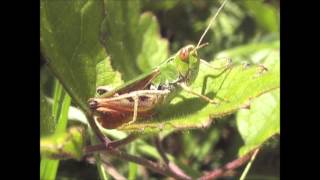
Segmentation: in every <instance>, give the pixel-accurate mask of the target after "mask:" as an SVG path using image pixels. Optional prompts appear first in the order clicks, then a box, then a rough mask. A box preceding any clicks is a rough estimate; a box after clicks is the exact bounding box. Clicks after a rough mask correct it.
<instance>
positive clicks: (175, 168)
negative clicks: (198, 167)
mask: <svg viewBox="0 0 320 180" xmlns="http://www.w3.org/2000/svg"><path fill="white" fill-rule="evenodd" d="M154 139H155V144H156V148H157V150H158V152H159V154H160V156H161V157H162V159H163V161H164V163H165V164H166V165H167V168H168V169H169V170H170V171H171V172H172V173H174V174H176V175H177V176H179V177H183V178H184V179H191V177H189V176H188V175H186V174H185V173H184V172H183V171H182V170H181V169H180V168H179V167H178V166H177V165H176V164H174V163H173V162H170V161H169V159H168V157H167V155H166V152H165V151H164V149H163V146H162V143H161V140H160V138H159V137H158V136H156V137H155V138H154Z"/></svg>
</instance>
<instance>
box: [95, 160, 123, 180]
mask: <svg viewBox="0 0 320 180" xmlns="http://www.w3.org/2000/svg"><path fill="white" fill-rule="evenodd" d="M101 161H102V162H103V167H104V169H105V170H106V172H108V174H110V175H111V176H112V177H113V178H114V179H117V180H125V179H126V178H125V177H124V176H122V175H121V174H120V173H119V172H118V171H117V170H116V168H115V167H113V166H112V165H111V164H110V163H109V162H108V161H107V160H106V159H105V158H102V157H101Z"/></svg>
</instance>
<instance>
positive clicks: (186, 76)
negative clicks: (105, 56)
mask: <svg viewBox="0 0 320 180" xmlns="http://www.w3.org/2000/svg"><path fill="white" fill-rule="evenodd" d="M225 3H226V0H225V1H224V2H223V3H222V5H221V6H220V8H219V9H218V11H217V13H216V14H215V15H214V17H213V18H212V19H211V21H210V23H209V25H208V27H207V28H206V30H205V31H204V33H203V34H202V36H201V38H200V40H199V42H198V44H197V45H196V46H195V45H187V46H185V47H183V48H181V49H180V50H179V51H178V52H177V53H176V54H175V55H173V56H171V57H170V58H169V59H167V60H165V61H164V62H163V63H161V64H160V65H159V66H158V67H156V68H155V69H153V70H152V71H151V72H149V73H146V74H142V75H140V76H139V77H137V78H135V79H133V80H131V81H129V82H127V83H125V84H123V85H121V86H119V87H117V88H114V89H110V88H108V87H98V88H97V93H98V94H99V96H98V97H95V98H91V99H89V107H90V108H91V110H92V111H93V112H94V114H95V115H96V117H97V121H98V122H99V123H100V124H101V125H102V126H103V127H104V128H109V129H110V128H117V127H119V126H121V125H123V124H126V123H128V122H129V123H133V122H135V121H136V119H137V118H146V117H149V116H151V115H152V114H153V113H154V112H155V110H156V109H157V108H158V107H159V106H161V105H165V104H167V103H169V102H170V101H171V100H172V99H173V98H174V97H175V96H177V94H179V93H180V92H181V91H182V90H185V91H187V92H189V93H191V94H193V95H196V96H198V97H200V98H201V99H203V100H205V101H208V102H209V103H215V101H214V100H212V99H210V98H209V97H207V96H204V95H202V94H200V93H197V92H194V91H193V90H191V89H190V88H189V86H190V85H191V84H192V83H193V82H194V80H195V79H196V77H197V75H198V72H199V66H200V63H204V64H205V65H208V66H211V65H210V64H208V63H206V61H204V60H202V59H200V58H199V56H198V52H197V50H198V49H200V48H202V47H203V46H205V45H206V43H205V44H201V42H202V39H203V37H204V36H205V34H206V33H207V31H208V30H209V28H210V26H211V25H212V23H213V22H214V20H215V18H216V17H217V15H218V14H219V12H220V11H221V9H222V8H223V6H224V5H225ZM230 64H231V62H230V61H229V60H227V61H226V64H225V65H224V66H223V67H213V68H219V69H221V68H223V69H225V68H227V67H229V65H230ZM211 67H212V66H211Z"/></svg>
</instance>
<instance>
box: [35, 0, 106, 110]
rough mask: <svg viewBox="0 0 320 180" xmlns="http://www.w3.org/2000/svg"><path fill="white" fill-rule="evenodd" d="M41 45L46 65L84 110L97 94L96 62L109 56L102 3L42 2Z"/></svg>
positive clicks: (88, 0) (78, 0)
mask: <svg viewBox="0 0 320 180" xmlns="http://www.w3.org/2000/svg"><path fill="white" fill-rule="evenodd" d="M40 13H41V16H40V17H41V18H40V44H41V52H42V53H43V55H44V56H45V58H46V60H47V65H48V67H49V69H50V70H51V72H52V73H53V74H54V76H56V77H57V78H58V79H59V81H60V82H61V84H62V85H63V87H64V88H65V90H66V91H67V92H68V93H69V94H70V96H71V97H72V99H73V100H75V102H76V103H77V104H78V105H79V106H80V107H81V108H82V109H83V110H86V111H89V110H88V108H87V105H86V103H87V100H88V99H89V98H90V97H92V96H93V95H94V92H95V84H96V72H95V68H96V64H97V62H99V61H101V60H102V59H104V58H105V57H106V53H105V51H104V49H103V47H102V46H101V45H100V43H99V32H100V25H101V22H102V18H103V2H102V1H98V0H85V1H80V0H74V1H48V0H41V4H40Z"/></svg>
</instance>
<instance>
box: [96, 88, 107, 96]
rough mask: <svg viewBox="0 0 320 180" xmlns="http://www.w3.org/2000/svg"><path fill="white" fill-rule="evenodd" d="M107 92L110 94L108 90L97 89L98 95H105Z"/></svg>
mask: <svg viewBox="0 0 320 180" xmlns="http://www.w3.org/2000/svg"><path fill="white" fill-rule="evenodd" d="M106 92H108V91H107V90H106V89H97V93H98V94H99V95H102V94H104V93H106Z"/></svg>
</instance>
